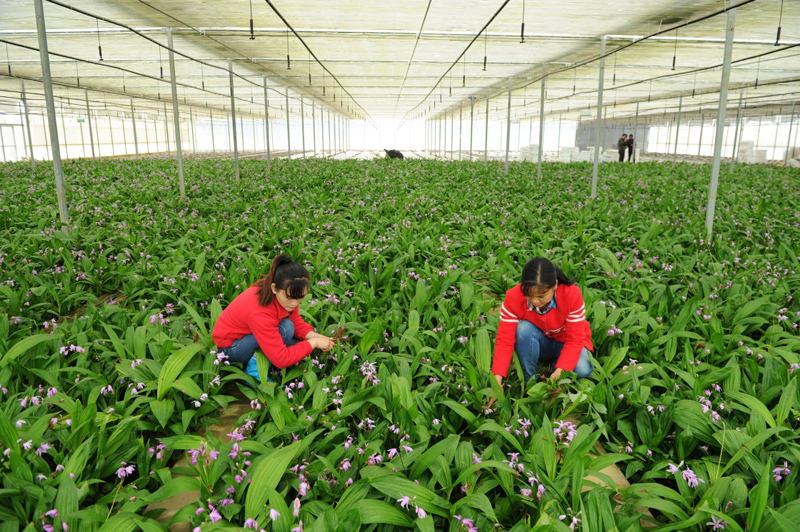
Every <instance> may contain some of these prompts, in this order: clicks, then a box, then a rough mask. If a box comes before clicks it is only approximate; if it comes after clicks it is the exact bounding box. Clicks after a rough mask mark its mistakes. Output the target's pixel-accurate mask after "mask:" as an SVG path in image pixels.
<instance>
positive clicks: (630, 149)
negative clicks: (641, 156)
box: [627, 135, 634, 162]
mask: <svg viewBox="0 0 800 532" xmlns="http://www.w3.org/2000/svg"><path fill="white" fill-rule="evenodd" d="M627 144H628V162H631V156H632V155H633V146H634V144H633V135H628V142H627Z"/></svg>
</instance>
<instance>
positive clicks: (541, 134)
mask: <svg viewBox="0 0 800 532" xmlns="http://www.w3.org/2000/svg"><path fill="white" fill-rule="evenodd" d="M546 81H547V78H546V77H543V78H542V89H541V93H540V95H539V162H538V168H537V169H536V175H537V176H538V177H539V179H541V178H542V155H544V96H545V94H544V91H545V83H546Z"/></svg>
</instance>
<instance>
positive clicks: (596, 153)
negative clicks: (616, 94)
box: [592, 35, 606, 198]
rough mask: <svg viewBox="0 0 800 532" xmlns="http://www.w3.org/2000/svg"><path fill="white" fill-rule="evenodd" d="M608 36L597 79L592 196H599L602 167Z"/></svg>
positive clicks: (601, 49) (604, 42)
mask: <svg viewBox="0 0 800 532" xmlns="http://www.w3.org/2000/svg"><path fill="white" fill-rule="evenodd" d="M605 55H606V36H605V35H603V36H602V37H600V74H599V79H598V81H597V118H596V119H595V126H596V128H595V132H594V164H593V165H592V197H593V198H596V197H597V170H598V169H599V167H600V128H601V127H602V125H603V124H602V119H601V118H600V116H601V114H602V112H603V81H604V79H605V70H606V58H605Z"/></svg>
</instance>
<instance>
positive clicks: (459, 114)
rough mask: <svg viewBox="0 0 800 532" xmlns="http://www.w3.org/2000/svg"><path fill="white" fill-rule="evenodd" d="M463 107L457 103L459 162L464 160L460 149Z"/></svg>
mask: <svg viewBox="0 0 800 532" xmlns="http://www.w3.org/2000/svg"><path fill="white" fill-rule="evenodd" d="M462 107H463V106H462V105H461V104H460V103H459V104H458V160H459V161H461V160H462V159H463V158H464V153H463V150H462V148H461V137H462V131H463V130H464V109H463V108H462Z"/></svg>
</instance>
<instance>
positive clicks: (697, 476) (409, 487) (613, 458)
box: [0, 159, 800, 532]
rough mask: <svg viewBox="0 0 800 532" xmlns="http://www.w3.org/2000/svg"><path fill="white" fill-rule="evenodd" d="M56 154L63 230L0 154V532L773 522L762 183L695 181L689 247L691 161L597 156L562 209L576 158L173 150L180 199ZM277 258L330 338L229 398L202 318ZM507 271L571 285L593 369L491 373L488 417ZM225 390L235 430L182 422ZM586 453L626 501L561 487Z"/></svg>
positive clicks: (218, 402) (792, 471)
mask: <svg viewBox="0 0 800 532" xmlns="http://www.w3.org/2000/svg"><path fill="white" fill-rule="evenodd" d="M65 167H66V173H67V183H68V190H67V202H68V206H69V212H70V224H69V227H68V228H67V229H66V230H65V229H64V228H61V227H60V225H59V224H58V212H57V208H56V206H55V190H54V188H55V186H54V180H53V177H52V170H49V169H48V168H47V165H44V164H42V165H37V174H36V175H34V176H31V174H30V166H29V165H25V164H5V165H2V166H0V175H2V176H3V183H4V187H3V190H2V202H0V204H1V205H2V207H0V386H1V387H2V396H1V397H2V398H1V399H0V450H2V451H3V453H2V454H0V469H1V470H2V473H3V477H2V478H3V480H2V486H0V532H5V531H6V530H20V529H25V530H42V529H43V528H44V527H45V526H48V527H49V526H53V527H54V528H55V529H56V530H59V529H63V528H62V522H63V523H64V524H66V525H67V526H68V527H69V529H70V530H101V529H103V530H105V529H111V530H136V529H142V530H146V531H149V530H166V527H167V526H168V524H169V523H160V522H158V521H157V520H156V518H157V517H158V516H157V515H156V514H157V512H156V511H148V510H147V508H148V506H149V505H150V504H152V503H158V502H162V501H164V500H166V499H169V498H170V497H173V496H174V495H176V494H179V493H182V492H187V491H193V490H196V491H199V492H200V494H201V499H200V500H201V501H202V506H201V507H198V505H197V504H191V505H189V506H187V507H186V508H184V509H182V510H180V511H179V512H178V513H177V514H176V515H175V517H173V518H172V519H173V521H174V522H177V521H188V522H190V523H191V526H192V527H197V526H200V527H201V529H202V530H222V529H225V528H226V527H242V526H250V527H251V528H252V526H254V524H255V526H257V529H262V528H263V529H266V530H276V531H285V532H290V531H292V530H297V529H298V527H299V526H300V522H301V521H302V529H303V530H305V531H317V530H325V531H330V530H339V529H341V530H359V529H360V530H365V531H367V530H377V531H383V530H395V529H396V530H402V529H409V530H412V529H419V530H423V531H428V530H451V531H457V530H468V529H470V528H471V527H472V528H475V529H477V530H489V529H493V528H496V529H498V530H513V531H514V532H517V531H521V530H525V531H527V530H531V529H533V530H569V529H570V525H572V526H573V528H574V529H576V530H578V529H581V530H587V531H595V530H612V529H614V528H615V527H616V529H617V530H620V531H636V530H640V528H641V527H642V523H643V521H642V511H643V509H648V510H649V511H650V513H651V515H652V516H654V517H653V518H649V517H648V519H655V521H656V523H655V525H656V528H655V529H656V530H663V531H666V530H697V531H700V530H711V529H712V528H713V527H714V526H721V525H715V523H717V522H721V521H725V522H726V523H728V524H727V525H726V527H727V530H749V531H757V530H762V531H772V530H775V531H778V530H792V528H791V527H792V526H793V525H792V523H794V522H797V520H798V518H800V515H798V514H800V505H798V504H797V502H796V499H797V487H798V482H797V480H796V478H797V474H796V470H797V467H798V462H800V454H798V449H800V447H798V443H800V442H798V439H797V436H796V429H797V428H798V415H800V404H798V397H799V395H798V394H799V393H800V392H798V387H797V375H796V371H797V370H798V369H800V366H798V363H799V362H800V360H798V353H800V340H799V339H798V334H797V327H798V322H800V304H799V303H798V302H797V300H796V298H797V293H798V288H800V275H798V273H797V269H798V245H797V243H798V241H800V211H798V208H797V205H800V186H798V181H797V174H796V172H795V171H793V170H791V169H779V168H773V167H770V166H745V165H740V166H737V167H736V168H735V170H734V171H733V172H732V173H728V172H725V173H723V176H722V178H721V181H720V190H719V197H718V200H717V208H716V217H715V222H714V238H713V240H712V241H711V242H708V241H707V239H706V229H705V224H704V222H705V213H704V208H705V205H706V196H707V191H708V179H709V177H708V176H709V173H710V168H709V167H707V166H697V165H688V164H665V165H658V164H650V163H643V164H637V165H602V166H601V170H602V172H601V176H600V187H599V191H598V198H597V199H595V200H592V199H590V198H589V194H590V185H591V183H590V180H591V177H590V176H591V167H590V166H589V165H588V164H584V163H576V164H546V165H545V167H544V170H545V171H544V178H543V179H542V180H541V181H540V180H537V179H536V178H535V175H536V167H535V166H534V165H532V164H527V163H521V164H512V165H511V168H510V173H509V174H508V175H503V172H502V166H501V165H499V164H495V163H491V164H488V165H484V164H481V163H466V162H464V163H461V162H446V163H445V162H438V161H431V160H405V161H403V163H402V164H391V165H387V164H385V163H384V162H383V161H353V160H314V159H306V160H296V161H281V160H276V161H273V164H272V169H271V171H270V172H267V170H266V167H265V165H264V163H263V162H261V161H255V160H250V161H244V162H242V165H241V179H240V180H238V181H236V180H234V178H233V177H232V176H233V169H232V165H231V162H230V161H219V160H211V159H208V160H203V161H200V160H197V161H194V160H193V161H187V162H186V164H185V170H186V190H187V196H188V198H189V199H188V201H187V202H185V203H184V202H182V201H181V200H180V198H179V194H178V192H177V182H176V178H175V177H174V174H175V164H174V162H172V161H153V160H141V161H131V160H128V161H91V160H77V161H70V162H68V163H66V166H65ZM48 172H50V173H48ZM279 252H287V253H289V254H291V255H292V257H293V258H295V259H296V260H299V261H301V262H303V263H304V264H305V265H306V266H307V268H308V269H309V271H310V272H311V277H312V279H311V290H310V293H309V296H308V297H307V298H306V299H305V301H304V302H303V304H302V305H301V313H302V314H303V316H304V318H305V319H306V320H307V321H308V322H309V323H311V324H312V325H313V326H315V327H316V328H317V330H319V331H321V332H324V333H326V334H331V333H332V332H333V331H334V330H335V329H336V328H337V327H343V328H345V329H346V330H347V331H348V333H347V334H348V335H350V336H351V337H352V340H351V341H350V342H349V343H342V344H340V345H339V346H337V347H336V349H335V350H334V351H333V352H331V353H314V354H313V355H312V356H311V357H309V358H307V359H305V360H304V361H303V362H301V363H300V364H298V365H297V366H295V367H292V368H286V369H285V370H283V371H282V373H281V374H280V375H279V376H277V378H276V381H277V382H275V383H269V382H266V381H264V382H262V383H260V384H258V383H256V382H255V381H253V380H252V378H251V377H249V376H247V375H246V374H245V373H244V372H243V371H242V369H241V367H240V366H236V365H233V364H232V365H226V364H225V362H224V360H223V361H221V360H219V359H218V358H217V355H216V350H215V346H214V345H213V341H212V340H211V330H212V328H213V325H214V323H215V321H216V318H217V317H218V316H219V314H220V312H221V311H222V309H223V308H224V307H225V305H227V304H228V303H230V301H231V300H232V299H233V298H234V297H236V295H237V294H239V293H240V292H241V291H243V290H244V289H245V288H246V287H247V286H249V285H250V284H251V283H252V282H254V281H255V280H257V279H258V278H259V276H260V274H262V273H264V272H265V271H266V270H267V269H268V267H269V263H270V261H271V259H272V258H273V257H274V256H275V255H276V254H277V253H279ZM534 256H546V257H548V258H550V259H551V260H553V261H554V262H556V263H557V264H559V265H560V266H561V267H562V268H563V269H564V271H565V272H566V273H567V275H568V276H571V277H574V278H575V279H576V283H577V284H578V285H579V286H580V287H581V290H582V293H583V296H584V300H585V304H586V309H587V319H588V320H589V322H590V324H591V327H592V332H593V334H592V340H593V342H594V345H595V351H594V362H595V371H594V373H593V374H592V377H591V379H589V380H584V381H576V380H574V379H573V377H574V375H572V374H570V373H566V374H564V377H563V378H562V379H560V380H559V382H552V381H547V382H540V383H534V382H532V383H530V385H529V386H528V387H527V388H526V387H525V386H524V385H523V383H522V379H521V370H520V369H519V367H518V365H517V364H516V363H512V371H511V373H510V375H509V377H510V378H509V379H507V380H506V381H505V386H504V387H503V390H502V393H503V394H504V398H503V399H501V400H500V401H499V402H497V403H495V405H493V407H492V409H491V410H489V409H488V408H487V405H488V402H489V398H490V397H491V396H492V395H493V394H494V393H495V391H494V390H493V388H492V383H493V382H494V379H493V378H492V376H491V374H490V365H491V359H492V352H493V340H494V336H495V334H496V331H497V326H498V323H499V317H498V315H497V310H496V308H495V307H496V306H497V304H498V303H499V302H500V301H501V299H502V297H503V294H504V292H505V291H506V290H507V289H508V288H510V287H512V286H513V285H515V284H516V283H517V282H518V281H519V276H520V272H521V268H522V265H523V264H524V263H525V261H526V260H527V259H529V258H531V257H534ZM110 293H119V296H118V297H116V298H113V299H110V300H108V299H105V298H104V299H103V300H102V301H101V300H99V299H98V298H101V297H102V296H104V295H107V294H110ZM498 298H499V299H498ZM76 309H82V312H78V313H77V314H76V315H74V316H71V317H70V319H66V320H65V319H63V318H65V317H67V316H69V315H70V314H71V313H74V312H75V310H76ZM231 390H238V391H239V393H237V394H234V393H233V392H232V391H231ZM496 391H497V393H500V391H501V390H499V389H498V390H496ZM234 395H236V396H238V397H239V398H241V397H242V396H244V397H246V398H247V400H248V401H249V402H250V403H251V407H252V410H251V411H250V412H246V413H245V414H243V416H242V418H241V420H240V422H239V424H238V428H236V429H234V431H232V432H231V433H230V435H228V436H223V437H222V438H217V437H216V436H214V434H212V433H211V432H210V431H204V429H206V428H207V427H208V426H209V424H211V423H212V422H213V421H214V419H215V418H216V417H217V415H218V412H219V411H220V410H224V409H225V408H226V407H227V405H228V404H229V403H230V402H231V401H233V400H235V397H234ZM565 418H568V419H576V418H577V419H579V420H580V424H579V426H577V427H572V426H570V424H569V423H570V422H569V421H568V420H565ZM198 432H205V433H206V434H207V436H206V437H200V436H197V433H198ZM238 440H241V441H238ZM597 442H600V445H601V446H602V447H603V448H604V450H605V451H606V452H607V453H606V454H604V455H601V456H590V451H592V450H593V449H594V446H595V444H596V443H597ZM592 452H593V451H592ZM184 457H186V458H187V460H188V466H186V467H182V468H181V467H177V468H176V467H174V466H175V464H176V463H177V462H178V461H179V460H180V459H181V458H184ZM611 464H616V465H617V466H618V467H619V468H620V469H621V470H622V471H623V472H624V474H625V476H626V477H627V478H628V480H629V481H630V482H631V486H630V487H627V488H624V489H620V490H614V489H610V488H603V487H596V488H594V489H592V490H589V491H585V492H584V491H582V489H581V488H582V487H583V486H584V485H585V484H586V480H585V479H586V478H587V477H591V478H592V479H593V480H592V481H593V482H594V479H597V478H600V480H601V481H605V480H604V479H603V474H602V473H599V471H600V470H602V469H604V468H605V467H607V466H609V465H611ZM787 471H788V472H787ZM55 512H57V515H56V513H55ZM295 513H296V514H297V515H295ZM276 514H277V515H276ZM709 523H711V524H710V525H709ZM103 527H105V528H103ZM787 527H789V528H787Z"/></svg>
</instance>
